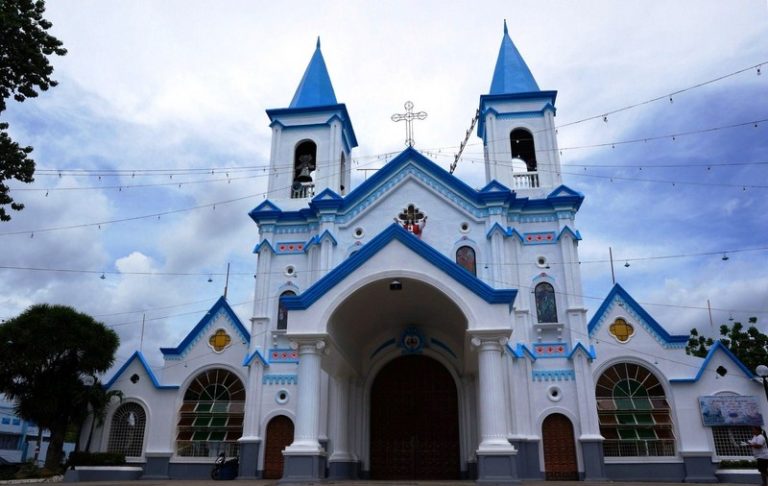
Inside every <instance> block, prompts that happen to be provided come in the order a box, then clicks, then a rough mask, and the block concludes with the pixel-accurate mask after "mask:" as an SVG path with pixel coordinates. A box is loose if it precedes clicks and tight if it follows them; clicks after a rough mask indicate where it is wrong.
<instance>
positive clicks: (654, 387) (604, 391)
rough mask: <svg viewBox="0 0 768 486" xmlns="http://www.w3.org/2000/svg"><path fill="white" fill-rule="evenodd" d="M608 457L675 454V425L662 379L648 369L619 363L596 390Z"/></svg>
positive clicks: (605, 451) (600, 381)
mask: <svg viewBox="0 0 768 486" xmlns="http://www.w3.org/2000/svg"><path fill="white" fill-rule="evenodd" d="M595 395H596V398H597V414H598V419H599V421H600V433H601V434H602V436H603V437H604V438H605V441H604V442H603V453H604V455H605V456H606V457H646V456H674V455H675V435H674V424H673V423H672V416H671V414H670V410H669V403H668V402H667V399H666V397H665V395H664V389H663V388H662V386H661V384H660V383H659V380H658V379H657V378H656V377H655V376H654V375H653V374H652V373H651V372H650V371H649V370H648V369H646V368H644V367H643V366H640V365H636V364H632V363H619V364H617V365H614V366H612V367H611V368H609V369H607V370H606V371H605V372H604V373H603V374H602V375H600V378H599V379H598V381H597V386H596V390H595Z"/></svg>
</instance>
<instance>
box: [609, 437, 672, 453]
mask: <svg viewBox="0 0 768 486" xmlns="http://www.w3.org/2000/svg"><path fill="white" fill-rule="evenodd" d="M603 455H604V456H605V457H648V456H674V455H675V440H674V439H648V440H643V439H606V440H604V441H603Z"/></svg>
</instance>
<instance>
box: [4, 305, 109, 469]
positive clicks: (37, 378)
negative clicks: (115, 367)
mask: <svg viewBox="0 0 768 486" xmlns="http://www.w3.org/2000/svg"><path fill="white" fill-rule="evenodd" d="M118 344H119V338H118V336H117V333H115V331H113V330H112V329H109V328H107V327H106V326H104V324H102V323H100V322H97V321H95V320H94V319H93V318H92V317H90V316H88V315H86V314H81V313H79V312H77V311H75V310H74V309H72V308H71V307H67V306H58V305H54V306H51V305H47V304H40V305H34V306H32V307H30V308H29V309H27V310H25V311H24V312H23V313H21V314H20V315H19V316H17V317H15V318H13V319H10V320H9V321H7V322H6V323H5V324H2V325H0V393H4V394H5V395H6V396H7V397H8V398H9V399H11V400H13V401H14V403H15V406H16V413H17V414H18V415H19V416H20V417H21V418H23V419H25V420H30V421H33V422H35V423H37V424H38V425H39V426H41V427H42V428H44V429H48V430H49V431H50V432H51V439H50V440H51V441H50V445H49V448H48V455H47V457H46V467H48V468H49V469H51V470H54V469H56V468H57V467H59V464H61V462H62V461H61V459H62V451H61V446H62V444H63V442H64V435H65V433H66V430H67V427H68V426H69V424H71V423H73V422H74V423H79V422H81V421H82V418H83V417H84V416H85V414H86V413H87V407H88V406H89V404H90V403H91V402H90V397H91V396H92V395H93V394H94V393H101V392H104V391H103V390H101V391H95V390H94V389H95V388H97V387H98V388H101V386H100V385H99V383H98V381H95V383H94V381H93V377H94V376H96V375H97V374H100V373H103V372H105V371H106V370H108V369H109V367H110V366H112V363H113V362H114V355H115V351H116V350H117V346H118Z"/></svg>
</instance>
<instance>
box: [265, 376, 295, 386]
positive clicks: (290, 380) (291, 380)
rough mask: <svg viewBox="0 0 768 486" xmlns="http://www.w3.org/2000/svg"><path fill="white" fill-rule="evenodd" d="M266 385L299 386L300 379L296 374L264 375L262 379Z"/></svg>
mask: <svg viewBox="0 0 768 486" xmlns="http://www.w3.org/2000/svg"><path fill="white" fill-rule="evenodd" d="M261 383H262V384H264V385H298V383H299V377H298V375H295V374H282V375H264V376H262V377H261Z"/></svg>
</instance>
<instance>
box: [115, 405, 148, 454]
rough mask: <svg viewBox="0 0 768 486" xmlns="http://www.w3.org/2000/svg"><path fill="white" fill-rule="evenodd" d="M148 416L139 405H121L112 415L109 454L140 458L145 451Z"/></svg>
mask: <svg viewBox="0 0 768 486" xmlns="http://www.w3.org/2000/svg"><path fill="white" fill-rule="evenodd" d="M146 425H147V414H146V413H145V412H144V407H142V406H141V405H139V404H138V403H126V404H124V405H121V406H120V407H119V408H118V409H117V410H116V411H115V414H114V415H112V423H111V427H110V429H109V441H108V442H107V452H114V453H117V454H125V455H126V456H128V457H139V456H141V453H142V451H143V450H144V428H145V426H146Z"/></svg>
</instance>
